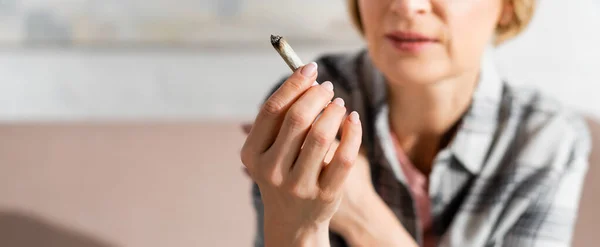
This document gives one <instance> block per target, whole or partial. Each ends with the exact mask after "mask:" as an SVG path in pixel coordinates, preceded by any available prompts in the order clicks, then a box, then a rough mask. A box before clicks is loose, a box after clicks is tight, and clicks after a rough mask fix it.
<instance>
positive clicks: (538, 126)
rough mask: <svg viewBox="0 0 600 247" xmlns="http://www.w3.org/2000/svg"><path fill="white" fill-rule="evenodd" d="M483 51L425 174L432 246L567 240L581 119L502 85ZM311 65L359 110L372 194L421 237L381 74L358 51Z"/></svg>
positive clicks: (584, 154) (580, 176)
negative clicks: (471, 89)
mask: <svg viewBox="0 0 600 247" xmlns="http://www.w3.org/2000/svg"><path fill="white" fill-rule="evenodd" d="M491 53H492V52H491V51H489V52H488V53H486V56H485V57H484V59H483V60H482V66H481V73H480V79H479V82H478V84H477V88H476V90H475V93H474V95H473V100H472V103H471V105H470V107H469V109H468V111H467V112H466V113H465V115H464V116H463V117H462V119H461V122H460V124H459V126H458V130H457V133H456V136H455V137H454V139H453V140H452V141H451V143H450V144H449V145H448V147H447V148H445V149H443V150H441V151H440V152H439V153H438V155H437V157H436V158H435V160H434V165H433V170H432V172H431V174H430V177H429V180H430V185H429V196H430V199H431V214H432V218H433V227H434V232H435V234H436V235H437V237H438V239H439V242H438V246H460V247H463V246H476V247H479V246H511V247H519V246H528V247H529V246H541V247H552V246H570V244H571V237H572V234H573V228H574V224H575V220H576V216H577V210H578V204H579V198H580V194H581V190H582V186H583V180H584V176H585V174H586V172H587V167H588V155H589V152H590V149H591V144H590V139H589V133H588V129H587V126H586V124H585V122H584V120H583V119H582V118H580V117H579V116H577V115H576V114H574V113H572V112H570V111H569V110H568V109H566V108H564V107H563V106H561V105H560V104H558V103H557V102H556V101H553V100H552V99H549V98H548V97H545V96H543V95H542V94H541V93H539V92H537V91H535V90H533V89H527V88H515V87H513V86H510V85H508V84H506V83H504V82H503V81H502V79H501V77H500V76H499V75H498V74H497V73H496V70H495V68H494V67H495V66H494V64H493V59H492V58H491V57H490V54H491ZM317 63H318V64H319V78H318V81H331V82H332V83H333V84H334V85H335V94H336V96H337V97H341V98H343V99H344V100H345V101H346V105H347V107H348V110H356V111H358V112H359V113H360V115H361V121H362V123H363V133H364V135H363V145H364V147H365V148H366V149H367V151H368V152H367V153H368V154H367V155H368V159H369V161H370V165H371V171H372V179H373V184H374V185H375V188H376V190H377V193H378V194H379V195H380V196H381V197H382V198H383V200H384V201H385V202H386V203H387V205H388V206H389V207H390V208H391V209H392V211H393V212H394V213H395V215H396V216H397V217H398V219H399V220H400V222H401V223H402V225H403V226H404V228H406V230H407V231H408V232H409V233H410V234H411V235H412V236H413V237H414V238H415V239H416V240H418V241H420V240H421V239H422V234H423V233H422V227H421V226H420V225H419V224H420V221H419V220H417V215H416V211H415V204H414V201H413V199H412V198H411V194H410V191H409V189H408V187H407V183H406V179H405V176H404V174H403V173H402V170H401V169H400V165H399V164H398V162H399V161H398V159H397V156H396V153H395V152H396V151H395V148H394V144H393V140H392V138H391V133H390V132H389V130H390V128H389V125H388V123H389V121H388V106H387V100H386V84H385V80H384V77H383V76H382V74H381V73H380V72H379V71H378V70H377V69H376V68H375V67H374V65H373V64H372V63H371V61H370V59H369V57H368V53H367V52H366V51H361V52H359V53H357V54H332V55H326V56H323V57H321V58H319V59H318V60H317ZM280 84H281V83H280ZM280 84H278V85H277V86H276V87H275V88H274V89H273V91H274V90H275V89H276V88H278V87H279V85H280ZM253 198H254V207H255V209H256V213H257V220H258V224H257V234H256V239H255V246H256V247H260V246H263V245H264V244H263V222H262V216H263V205H262V202H261V197H260V191H259V190H258V187H257V186H256V185H254V187H253ZM330 237H331V245H332V246H346V244H345V242H344V240H343V239H342V238H341V237H340V236H339V235H336V234H335V233H331V235H330Z"/></svg>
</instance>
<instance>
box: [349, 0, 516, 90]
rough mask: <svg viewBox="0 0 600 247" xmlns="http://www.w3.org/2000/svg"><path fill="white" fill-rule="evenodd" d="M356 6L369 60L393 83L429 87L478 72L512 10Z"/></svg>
mask: <svg viewBox="0 0 600 247" xmlns="http://www.w3.org/2000/svg"><path fill="white" fill-rule="evenodd" d="M358 1H359V2H358V3H359V9H360V14H361V20H362V25H363V31H364V35H365V38H366V40H367V43H368V49H369V53H370V56H371V58H372V60H373V62H374V63H375V65H376V66H377V68H379V69H380V70H381V71H382V72H383V73H384V74H385V76H386V77H387V79H388V80H389V81H390V83H420V84H423V83H431V82H437V81H441V80H444V79H449V78H453V77H456V76H460V75H461V74H463V73H465V72H467V71H477V70H478V68H479V64H480V58H481V56H482V54H483V52H484V50H485V48H486V47H487V46H488V44H490V42H491V39H492V37H493V34H494V31H495V29H496V26H497V24H498V22H499V20H500V17H501V16H505V15H503V13H506V11H507V9H506V8H505V7H509V6H508V5H507V4H505V2H507V1H505V0H358ZM505 5H506V6H505ZM511 12H512V11H511ZM503 19H504V18H503Z"/></svg>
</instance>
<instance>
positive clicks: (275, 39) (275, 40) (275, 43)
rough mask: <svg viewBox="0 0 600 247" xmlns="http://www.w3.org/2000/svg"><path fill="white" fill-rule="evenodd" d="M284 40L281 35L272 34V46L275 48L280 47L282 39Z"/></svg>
mask: <svg viewBox="0 0 600 247" xmlns="http://www.w3.org/2000/svg"><path fill="white" fill-rule="evenodd" d="M282 38H283V37H281V36H279V35H272V34H271V44H272V45H273V46H276V47H277V46H279V45H280V43H281V39H282Z"/></svg>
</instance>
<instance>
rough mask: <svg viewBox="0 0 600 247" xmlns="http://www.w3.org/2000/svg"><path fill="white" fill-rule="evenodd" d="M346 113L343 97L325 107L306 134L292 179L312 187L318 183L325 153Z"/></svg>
mask: <svg viewBox="0 0 600 247" xmlns="http://www.w3.org/2000/svg"><path fill="white" fill-rule="evenodd" d="M345 113H346V107H344V101H343V100H342V99H341V98H337V99H335V100H334V101H333V102H332V103H331V104H329V105H328V106H327V108H325V110H324V111H323V114H322V115H321V117H320V118H319V119H318V120H317V121H316V122H315V123H314V125H313V126H312V127H311V128H310V131H309V133H308V135H307V136H306V140H305V142H304V147H303V148H302V151H301V152H300V155H299V157H298V160H297V161H296V163H295V164H294V167H293V169H292V181H294V182H295V183H299V184H303V185H307V186H311V187H314V186H316V185H317V181H318V177H319V172H320V171H321V167H322V166H323V162H324V159H325V155H326V154H327V152H328V151H329V148H330V147H331V144H332V143H333V142H334V141H335V136H336V134H337V132H338V129H339V127H340V123H341V122H342V121H343V118H344V114H345Z"/></svg>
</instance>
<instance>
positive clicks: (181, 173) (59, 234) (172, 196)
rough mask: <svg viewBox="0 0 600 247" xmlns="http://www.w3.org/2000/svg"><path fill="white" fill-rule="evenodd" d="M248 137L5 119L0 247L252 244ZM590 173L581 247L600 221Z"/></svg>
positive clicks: (234, 132)
mask: <svg viewBox="0 0 600 247" xmlns="http://www.w3.org/2000/svg"><path fill="white" fill-rule="evenodd" d="M591 125H592V126H593V130H594V136H595V142H596V145H598V143H600V126H599V125H598V124H595V123H591ZM243 138H244V136H243V134H242V132H241V131H240V129H239V127H238V124H237V123H156V124H149V123H104V124H101V123H94V124H83V123H81V124H14V125H11V124H5V125H0V246H14V247H20V246H52V247H53V246H57V247H58V246H61V247H106V246H140V247H142V246H143V247H159V246H160V247H163V246H251V243H252V236H253V232H254V228H255V226H254V214H253V211H252V207H251V199H250V191H249V190H250V181H249V180H248V179H247V178H246V177H245V175H244V174H243V172H242V169H241V163H240V162H239V158H238V153H239V148H240V147H241V144H242V142H243ZM591 159H592V164H596V163H598V162H596V161H599V160H600V152H595V153H594V154H593V157H591ZM589 174H590V175H589V176H588V179H587V181H586V187H585V190H584V195H583V199H582V205H581V213H580V217H579V221H578V225H577V229H576V236H575V240H574V242H575V245H574V246H579V247H583V246H596V244H595V241H594V240H595V238H594V234H595V233H596V232H597V229H596V228H595V227H596V226H597V222H600V213H598V212H596V210H595V206H598V205H600V197H599V196H598V194H597V193H594V192H595V191H598V190H599V189H600V182H598V181H597V180H596V179H595V178H599V177H600V170H599V169H598V168H597V167H596V166H595V165H592V166H591V169H590V173H589Z"/></svg>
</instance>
